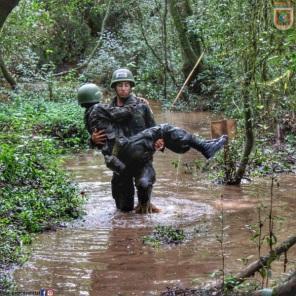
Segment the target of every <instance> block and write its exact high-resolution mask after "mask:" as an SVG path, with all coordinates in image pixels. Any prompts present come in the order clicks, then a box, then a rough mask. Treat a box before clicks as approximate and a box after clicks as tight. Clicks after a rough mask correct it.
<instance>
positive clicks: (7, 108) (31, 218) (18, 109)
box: [0, 92, 87, 286]
mask: <svg viewBox="0 0 296 296" xmlns="http://www.w3.org/2000/svg"><path fill="white" fill-rule="evenodd" d="M41 96H42V94H39V96H37V95H35V97H34V95H33V93H30V92H27V93H25V92H22V93H17V94H13V101H12V102H11V103H9V104H4V103H1V109H0V110H1V111H0V126H1V133H0V196H1V199H0V240H1V246H0V269H1V268H2V267H3V266H6V265H7V264H10V263H12V262H16V261H17V262H22V261H24V260H26V256H25V253H24V249H23V246H24V245H27V244H30V243H31V241H32V233H36V232H40V231H43V230H47V229H51V228H52V227H54V225H59V224H60V223H61V222H62V221H66V220H70V219H73V218H77V217H78V216H80V215H81V214H82V212H81V204H82V200H81V198H80V197H79V195H78V190H77V188H76V186H75V184H73V183H72V182H71V180H70V178H69V176H68V175H67V174H66V173H65V172H64V171H63V170H62V168H61V152H62V151H63V150H64V149H66V148H67V147H69V148H70V149H78V148H81V147H83V145H84V144H85V140H86V137H87V136H86V135H85V130H84V124H83V114H82V110H81V109H80V108H79V107H78V105H77V104H76V102H75V103H73V102H71V101H68V100H65V101H62V102H60V103H58V102H53V101H46V100H44V99H42V98H41ZM3 285H4V282H3V283H0V286H3ZM5 285H6V284H5Z"/></svg>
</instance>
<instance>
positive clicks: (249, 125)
mask: <svg viewBox="0 0 296 296" xmlns="http://www.w3.org/2000/svg"><path fill="white" fill-rule="evenodd" d="M250 83H251V80H250V79H248V78H246V80H245V83H244V91H243V106H244V121H245V146H244V152H243V156H242V158H241V161H240V164H239V167H238V169H237V171H236V173H235V176H234V178H233V180H228V181H227V182H226V183H227V184H229V185H238V184H240V183H241V180H242V178H243V176H244V174H245V171H246V167H247V165H248V162H249V156H250V154H251V152H252V149H253V146H254V133H253V120H252V111H251V110H252V109H251V108H252V106H251V100H250V97H249V92H248V88H249V86H250Z"/></svg>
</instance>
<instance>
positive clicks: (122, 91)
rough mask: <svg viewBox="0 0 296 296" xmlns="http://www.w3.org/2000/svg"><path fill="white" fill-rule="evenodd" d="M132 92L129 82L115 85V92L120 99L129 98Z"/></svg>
mask: <svg viewBox="0 0 296 296" xmlns="http://www.w3.org/2000/svg"><path fill="white" fill-rule="evenodd" d="M131 91H132V87H131V84H130V83H129V82H128V81H123V82H118V83H116V85H115V92H116V94H117V96H118V97H120V98H127V97H128V96H129V95H130V93H131Z"/></svg>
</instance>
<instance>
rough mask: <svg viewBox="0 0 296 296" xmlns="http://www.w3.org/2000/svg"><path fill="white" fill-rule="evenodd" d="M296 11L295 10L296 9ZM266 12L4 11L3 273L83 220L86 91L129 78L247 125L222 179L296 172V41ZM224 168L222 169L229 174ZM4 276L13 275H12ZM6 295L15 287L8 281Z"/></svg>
mask: <svg viewBox="0 0 296 296" xmlns="http://www.w3.org/2000/svg"><path fill="white" fill-rule="evenodd" d="M292 5H294V6H295V1H292ZM273 6H274V3H273V2H272V1H265V0H241V1H235V0H229V1H226V0H211V1H205V0H180V1H176V0H170V1H167V0H165V1H159V0H154V1H149V0H147V1H145V0H143V1H135V0H125V1H112V0H101V1H96V0H79V1H78V0H68V1H57V0H42V1H40V0H1V1H0V69H1V71H0V127H1V129H0V145H1V146H0V196H1V198H0V237H1V238H0V241H1V246H0V267H1V268H2V271H3V269H5V268H6V267H7V266H8V265H9V264H11V263H12V262H16V261H18V262H20V261H22V260H23V258H24V257H23V256H24V253H23V251H22V246H23V245H24V244H29V243H30V242H31V240H32V234H33V233H36V232H40V231H43V230H46V229H50V228H51V227H52V225H58V224H59V223H61V221H65V220H68V219H70V218H76V217H78V216H79V215H80V213H81V208H80V205H81V198H80V197H79V192H78V191H77V189H76V187H75V184H72V182H71V179H70V178H69V176H67V175H66V173H65V172H63V170H62V169H61V164H60V162H61V157H62V155H63V154H65V153H68V152H70V151H71V152H73V151H78V150H80V149H84V148H85V147H87V138H88V135H87V134H86V131H85V130H84V124H83V110H81V109H80V108H79V107H78V105H77V102H76V90H77V88H78V87H79V86H80V85H82V84H83V83H85V82H94V83H96V84H98V85H99V86H100V87H102V88H103V89H104V90H105V93H106V94H107V96H106V97H108V94H109V91H110V88H109V83H110V77H111V75H112V72H113V71H114V70H115V69H117V68H119V67H128V68H129V69H130V70H131V71H132V72H133V73H134V75H135V78H136V87H135V90H134V91H135V93H136V94H139V95H141V96H143V97H146V98H148V99H153V100H159V101H160V102H161V103H162V106H163V108H167V109H170V108H171V107H172V104H173V101H174V98H175V97H176V95H177V93H178V91H179V90H180V88H181V87H182V85H183V83H184V81H185V79H186V78H187V77H188V75H189V74H190V72H191V71H192V69H193V67H194V65H195V64H196V62H197V60H198V58H199V57H200V56H201V55H202V54H203V57H202V60H201V62H200V63H199V64H198V66H197V67H196V69H195V70H194V71H193V74H192V76H191V77H190V79H189V81H188V84H187V86H186V87H185V89H184V91H183V93H182V95H181V97H180V99H178V101H177V102H176V103H175V104H174V108H173V109H174V110H185V111H194V110H199V111H204V110H207V111H211V112H219V113H223V114H224V116H225V118H232V119H235V120H236V122H237V137H236V138H235V140H233V141H231V143H230V148H229V149H230V152H231V153H230V155H231V159H230V158H229V159H228V160H227V163H226V164H224V159H223V157H222V156H221V157H220V158H219V157H218V161H219V167H221V166H220V164H222V167H223V168H224V169H223V170H220V171H217V176H218V177H219V179H220V180H221V181H222V182H224V183H228V184H239V183H240V181H241V179H242V178H243V177H250V176H254V175H256V176H258V175H259V176H260V175H266V174H273V173H281V172H289V173H294V174H295V172H296V151H295V150H296V148H295V147H296V136H295V135H296V117H295V111H296V95H295V94H296V75H295V71H296V30H295V24H294V25H293V26H292V28H290V29H288V30H279V29H277V28H276V27H275V26H274V24H273ZM217 167H218V166H217ZM0 273H1V270H0ZM1 285H5V280H4V279H3V278H2V282H0V288H1V287H2V286H1Z"/></svg>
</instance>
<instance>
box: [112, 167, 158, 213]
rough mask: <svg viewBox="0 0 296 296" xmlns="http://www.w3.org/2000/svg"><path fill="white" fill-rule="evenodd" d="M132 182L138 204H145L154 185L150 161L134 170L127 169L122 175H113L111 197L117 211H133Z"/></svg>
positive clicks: (133, 192) (153, 171) (133, 168)
mask: <svg viewBox="0 0 296 296" xmlns="http://www.w3.org/2000/svg"><path fill="white" fill-rule="evenodd" d="M134 182H135V186H136V188H137V194H138V201H139V203H141V204H144V203H147V202H148V201H149V200H150V198H151V192H152V187H153V184H154V183H155V170H154V168H153V166H152V161H148V162H147V163H145V164H143V165H142V166H140V167H136V168H135V167H131V168H129V167H127V168H126V169H125V171H124V172H123V173H122V174H119V175H118V174H113V177H112V181H111V185H112V196H113V198H114V199H115V203H116V207H117V208H118V209H120V210H122V211H132V210H133V209H134V195H135V187H134Z"/></svg>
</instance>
